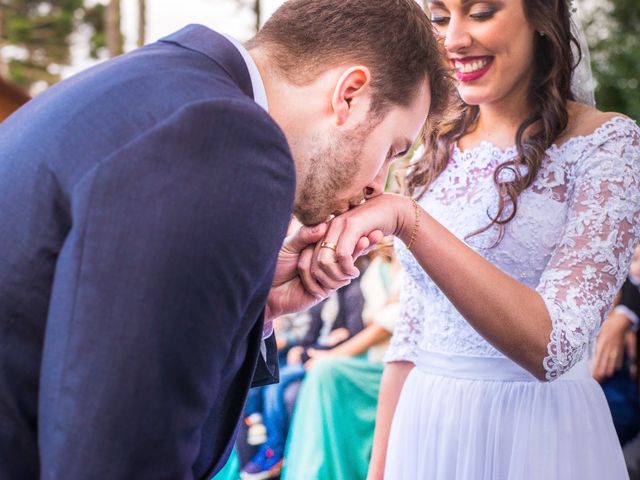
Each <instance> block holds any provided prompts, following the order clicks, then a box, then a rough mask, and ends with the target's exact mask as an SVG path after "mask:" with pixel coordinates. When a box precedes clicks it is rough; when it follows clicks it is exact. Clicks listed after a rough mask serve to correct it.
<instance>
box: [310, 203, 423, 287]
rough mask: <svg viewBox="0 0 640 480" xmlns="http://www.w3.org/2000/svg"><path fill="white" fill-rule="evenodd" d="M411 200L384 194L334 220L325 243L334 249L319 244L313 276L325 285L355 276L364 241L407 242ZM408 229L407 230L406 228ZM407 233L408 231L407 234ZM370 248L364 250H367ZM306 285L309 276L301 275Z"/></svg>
mask: <svg viewBox="0 0 640 480" xmlns="http://www.w3.org/2000/svg"><path fill="white" fill-rule="evenodd" d="M414 217H415V213H414V209H413V206H412V203H411V200H410V199H409V198H407V197H404V196H401V195H395V194H391V193H388V194H383V195H380V196H378V197H375V198H372V199H371V200H367V201H366V202H365V203H364V204H362V205H360V206H358V207H356V208H354V209H352V210H349V211H348V212H346V213H344V214H342V215H340V216H338V217H336V218H334V219H333V220H332V221H331V223H330V224H329V228H328V230H327V233H326V234H325V236H324V239H323V240H322V242H325V245H326V244H327V243H328V244H330V245H335V251H333V249H331V248H326V247H325V248H320V247H319V245H321V244H322V242H319V243H318V246H316V251H315V258H314V259H313V260H314V261H313V262H312V265H311V275H312V277H313V278H314V279H316V280H317V281H319V282H320V283H322V284H325V283H327V282H331V281H333V282H336V281H340V280H343V279H345V278H346V277H347V275H351V276H353V275H354V273H355V272H354V270H355V271H357V269H356V268H355V265H354V262H355V260H356V258H358V256H359V255H360V254H361V253H362V252H363V250H364V249H363V248H362V246H363V239H368V241H369V243H370V244H371V245H373V244H375V243H377V242H379V241H380V240H382V238H383V237H384V236H387V235H395V236H398V237H399V238H400V239H402V240H403V241H405V242H406V241H407V240H408V238H407V236H408V234H409V235H410V233H411V229H412V227H413V222H414ZM406 225H408V227H405V226H406ZM407 230H409V232H408V234H407ZM366 248H367V247H365V249H366ZM301 276H302V278H303V281H305V284H306V278H307V275H306V274H303V275H301Z"/></svg>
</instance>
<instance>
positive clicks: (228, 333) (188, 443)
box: [38, 100, 295, 480]
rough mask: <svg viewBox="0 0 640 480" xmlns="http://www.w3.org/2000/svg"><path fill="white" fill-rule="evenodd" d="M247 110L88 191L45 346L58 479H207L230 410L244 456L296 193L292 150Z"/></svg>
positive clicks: (59, 279)
mask: <svg viewBox="0 0 640 480" xmlns="http://www.w3.org/2000/svg"><path fill="white" fill-rule="evenodd" d="M247 103H248V102H243V101H240V100H238V101H232V100H225V101H215V100H211V101H202V102H197V103H194V104H191V105H188V106H185V107H183V108H182V109H181V110H180V111H177V112H175V113H174V114H173V115H172V116H171V117H170V118H168V119H166V120H164V121H163V122H161V123H160V124H158V125H157V126H156V127H155V128H153V129H151V130H149V131H147V132H145V133H144V134H142V135H140V136H139V137H138V138H137V139H136V140H134V141H133V142H131V143H130V144H128V145H126V146H124V147H122V148H121V149H119V150H118V151H116V152H114V153H113V154H112V155H111V156H110V157H108V158H106V159H105V160H103V161H102V162H101V163H100V164H99V165H98V166H97V167H96V168H95V169H94V170H93V171H91V172H90V173H89V174H87V175H85V177H84V178H83V179H82V181H81V182H79V183H78V184H77V186H76V188H75V190H74V191H73V195H72V198H71V203H72V215H73V227H72V229H71V232H70V233H69V236H68V238H67V240H66V243H65V245H64V248H63V250H62V251H61V253H60V256H59V258H58V262H57V269H56V274H55V279H54V286H53V292H52V297H51V304H50V310H49V318H48V326H47V332H46V337H45V345H44V357H43V366H42V377H41V378H42V379H41V399H40V405H41V407H40V412H39V419H38V420H39V431H40V449H41V468H42V478H64V479H66V480H74V479H78V480H80V479H82V480H84V479H88V478H113V479H116V478H119V479H120V478H121V479H125V478H136V479H156V478H174V479H190V478H193V470H192V469H193V465H194V462H196V458H197V457H198V454H199V451H200V448H201V442H202V429H203V424H204V423H205V420H207V421H210V419H211V418H212V417H211V412H212V411H213V412H214V413H215V412H216V411H217V409H218V410H219V411H220V415H219V419H218V420H214V421H213V423H214V424H215V423H216V422H218V423H220V424H221V425H222V424H224V425H225V427H224V428H222V427H221V428H220V435H222V436H224V437H225V438H224V440H225V441H230V440H231V436H232V434H233V429H234V425H235V423H236V422H237V418H228V417H229V415H225V411H227V410H225V408H227V407H229V405H228V404H229V403H237V404H239V405H241V404H242V401H243V398H238V399H234V400H230V399H231V398H233V397H232V395H233V392H234V391H235V392H237V391H242V392H244V391H245V390H243V389H246V388H248V386H249V383H250V381H251V376H252V374H253V368H254V367H255V364H256V363H255V362H256V358H257V355H255V353H256V352H257V343H256V345H253V346H252V342H253V341H254V340H256V341H257V339H258V337H257V336H255V335H254V336H253V337H251V336H250V332H257V331H261V325H257V323H260V324H261V322H262V311H263V309H264V304H265V302H266V297H267V294H268V292H269V289H270V285H271V281H272V276H273V272H274V267H275V259H276V256H277V252H278V250H279V248H280V246H281V243H282V240H283V238H284V235H285V231H286V227H287V223H288V222H289V220H290V215H291V208H292V202H293V194H294V190H295V185H294V180H295V176H294V170H293V165H292V162H291V158H290V154H289V152H288V147H287V144H286V140H284V137H283V136H282V133H281V132H280V130H279V129H277V127H276V126H275V124H273V122H272V121H270V120H269V119H268V117H267V116H266V114H264V112H261V111H260V109H259V107H257V106H254V105H253V104H252V105H247ZM251 355H255V356H253V357H252V358H249V357H250V356H251ZM247 365H249V366H250V368H249V369H247ZM240 397H242V395H240ZM229 408H231V409H230V410H229V411H231V412H235V411H236V410H235V409H236V408H241V406H240V407H237V405H235V406H231V407H229ZM231 416H233V415H231ZM213 418H215V416H214V417H213ZM214 436H215V435H214ZM227 437H228V438H227ZM222 443H225V442H222ZM222 454H223V452H217V453H213V454H212V456H214V457H215V455H219V456H220V455H222Z"/></svg>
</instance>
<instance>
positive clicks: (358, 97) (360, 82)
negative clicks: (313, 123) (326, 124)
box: [331, 66, 371, 125]
mask: <svg viewBox="0 0 640 480" xmlns="http://www.w3.org/2000/svg"><path fill="white" fill-rule="evenodd" d="M370 81H371V72H370V71H369V69H368V68H367V67H363V66H355V67H349V68H348V69H347V70H345V71H344V73H343V74H342V75H340V78H339V79H338V82H337V83H336V88H335V90H334V92H333V96H332V97H331V106H332V108H333V113H334V114H335V118H336V124H337V125H343V124H344V123H345V122H346V121H347V119H348V118H349V115H350V114H351V113H352V112H353V109H354V107H356V104H357V103H358V102H362V101H363V100H364V98H366V97H367V94H368V93H369V89H368V88H367V87H368V86H369V83H370ZM367 105H368V104H367Z"/></svg>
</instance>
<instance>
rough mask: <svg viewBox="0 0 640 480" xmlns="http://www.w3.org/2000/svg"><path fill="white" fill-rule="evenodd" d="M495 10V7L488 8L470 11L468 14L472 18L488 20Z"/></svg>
mask: <svg viewBox="0 0 640 480" xmlns="http://www.w3.org/2000/svg"><path fill="white" fill-rule="evenodd" d="M497 11H498V10H497V9H496V8H488V9H486V10H482V11H479V12H475V13H472V14H470V15H469V16H470V17H471V18H473V19H474V20H480V21H483V20H489V19H490V18H493V16H494V15H495V14H496V12H497Z"/></svg>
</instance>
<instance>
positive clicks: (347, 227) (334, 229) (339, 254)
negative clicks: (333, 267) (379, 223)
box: [324, 217, 375, 272]
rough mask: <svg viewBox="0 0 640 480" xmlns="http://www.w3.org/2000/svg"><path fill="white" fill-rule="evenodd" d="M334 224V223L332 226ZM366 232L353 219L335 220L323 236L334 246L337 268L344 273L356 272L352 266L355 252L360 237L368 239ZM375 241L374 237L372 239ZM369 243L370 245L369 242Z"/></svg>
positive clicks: (339, 218)
mask: <svg viewBox="0 0 640 480" xmlns="http://www.w3.org/2000/svg"><path fill="white" fill-rule="evenodd" d="M334 222H335V223H336V224H335V225H334ZM370 233H373V232H368V231H366V230H364V228H362V226H361V225H360V222H359V221H358V220H357V219H355V218H354V217H347V218H341V217H337V218H335V219H334V220H333V221H332V222H331V224H330V225H329V229H328V230H327V233H326V235H325V237H324V238H325V240H327V239H334V240H330V241H333V242H334V243H335V244H336V260H337V262H338V268H340V269H341V270H342V271H344V272H349V271H353V270H357V268H356V267H355V266H354V258H355V255H354V253H355V251H356V249H357V246H358V243H359V242H360V239H361V238H362V237H366V238H368V235H369V234H370ZM374 239H375V237H374ZM369 243H371V242H370V241H369Z"/></svg>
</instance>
